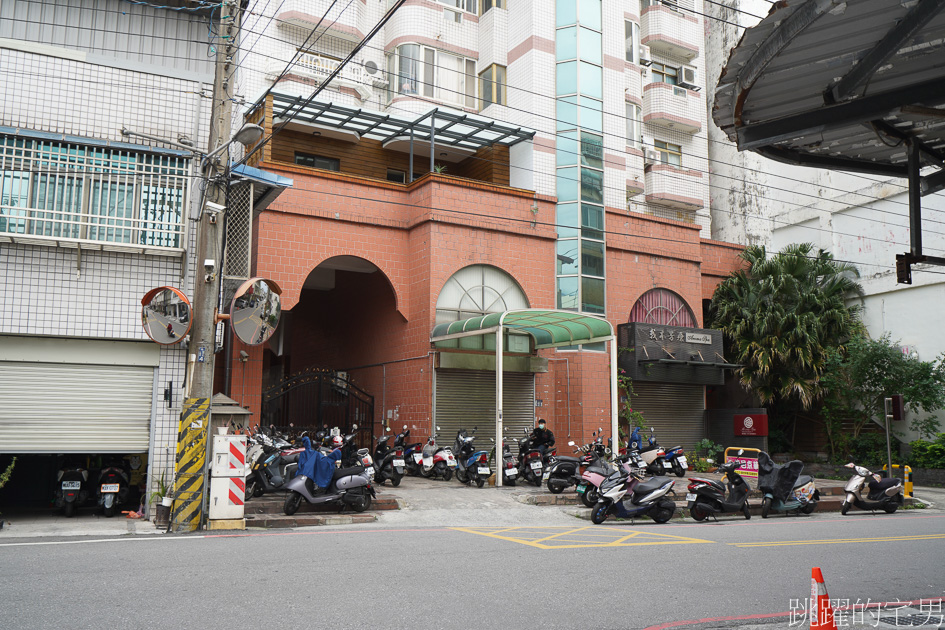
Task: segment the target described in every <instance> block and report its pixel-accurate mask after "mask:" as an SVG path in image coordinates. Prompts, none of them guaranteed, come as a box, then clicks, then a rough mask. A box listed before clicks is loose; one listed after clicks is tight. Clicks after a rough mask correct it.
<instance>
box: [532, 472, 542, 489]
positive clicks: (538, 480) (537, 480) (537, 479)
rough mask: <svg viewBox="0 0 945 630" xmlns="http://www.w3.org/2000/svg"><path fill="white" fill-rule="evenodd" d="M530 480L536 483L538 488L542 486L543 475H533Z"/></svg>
mask: <svg viewBox="0 0 945 630" xmlns="http://www.w3.org/2000/svg"><path fill="white" fill-rule="evenodd" d="M530 481H531V482H532V485H534V486H535V487H536V488H540V487H541V475H532V478H531V480H530Z"/></svg>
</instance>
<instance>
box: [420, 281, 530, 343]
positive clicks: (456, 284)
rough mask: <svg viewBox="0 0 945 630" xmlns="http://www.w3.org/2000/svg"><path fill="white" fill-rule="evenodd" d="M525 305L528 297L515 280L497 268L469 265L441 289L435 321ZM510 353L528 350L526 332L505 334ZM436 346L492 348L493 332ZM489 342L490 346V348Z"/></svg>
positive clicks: (457, 319) (486, 313)
mask: <svg viewBox="0 0 945 630" xmlns="http://www.w3.org/2000/svg"><path fill="white" fill-rule="evenodd" d="M523 308H528V298H527V297H526V296H525V292H524V291H522V288H521V287H520V286H519V285H518V283H517V282H516V281H515V279H514V278H513V277H512V276H510V275H509V274H507V273H505V272H504V271H502V270H501V269H498V268H497V267H492V266H489V265H470V266H469V267H464V268H463V269H460V270H459V271H457V272H456V273H455V274H453V276H452V277H451V278H450V279H449V280H447V281H446V283H445V284H444V285H443V288H442V289H440V295H439V297H438V298H437V300H436V323H437V324H446V323H450V322H456V321H460V320H463V319H468V318H470V317H480V316H482V315H488V314H489V313H502V312H504V311H511V310H516V309H523ZM505 337H506V340H505V343H506V346H505V349H506V350H507V351H509V352H528V351H529V349H530V347H529V337H528V335H515V334H511V335H505ZM436 345H437V347H445V348H464V349H469V350H483V349H485V350H490V349H491V350H495V335H488V336H481V335H476V336H474V337H466V338H463V339H456V340H451V341H443V342H439V341H438V342H437V344H436ZM490 345H491V348H490Z"/></svg>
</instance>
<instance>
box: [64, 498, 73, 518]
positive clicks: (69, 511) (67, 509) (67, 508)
mask: <svg viewBox="0 0 945 630" xmlns="http://www.w3.org/2000/svg"><path fill="white" fill-rule="evenodd" d="M62 513H63V514H65V516H66V518H72V517H73V516H75V503H74V502H72V501H67V502H66V504H65V505H63V506H62Z"/></svg>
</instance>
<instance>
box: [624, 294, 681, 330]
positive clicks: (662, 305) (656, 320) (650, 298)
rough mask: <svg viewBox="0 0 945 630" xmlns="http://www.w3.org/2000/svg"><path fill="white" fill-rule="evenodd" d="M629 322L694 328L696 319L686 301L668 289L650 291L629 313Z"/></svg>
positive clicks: (641, 297)
mask: <svg viewBox="0 0 945 630" xmlns="http://www.w3.org/2000/svg"><path fill="white" fill-rule="evenodd" d="M630 321H631V322H642V323H644V324H662V325H664V326H681V327H685V328H696V326H697V324H696V318H695V316H694V315H693V314H692V309H690V308H689V305H688V304H686V301H685V300H683V299H682V298H681V297H679V296H678V295H677V294H675V293H673V292H672V291H670V290H669V289H651V290H649V291H647V292H646V293H644V294H643V295H642V296H640V299H639V300H637V303H636V304H634V305H633V309H632V310H631V311H630Z"/></svg>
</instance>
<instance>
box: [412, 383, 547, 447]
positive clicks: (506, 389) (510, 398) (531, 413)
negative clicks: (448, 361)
mask: <svg viewBox="0 0 945 630" xmlns="http://www.w3.org/2000/svg"><path fill="white" fill-rule="evenodd" d="M502 384H503V409H502V421H503V425H504V426H505V435H506V436H507V437H508V438H509V440H510V441H512V444H511V446H512V452H513V453H517V452H518V438H519V437H521V435H522V429H526V428H527V429H528V430H529V431H531V430H532V429H533V428H534V426H535V375H534V374H531V373H522V372H505V374H504V378H503V381H502ZM434 424H435V425H436V426H438V427H440V431H439V435H440V437H439V438H438V441H439V443H440V445H441V446H453V442H454V440H456V432H457V431H459V430H460V429H466V430H467V431H469V432H470V433H471V432H472V430H473V428H474V427H478V430H477V431H476V442H475V444H476V447H477V448H478V449H479V450H484V451H488V450H491V449H492V442H490V441H489V438H493V439H494V438H495V372H492V371H488V370H484V371H480V370H447V369H438V370H437V371H436V393H435V399H434ZM424 437H425V436H424Z"/></svg>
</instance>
